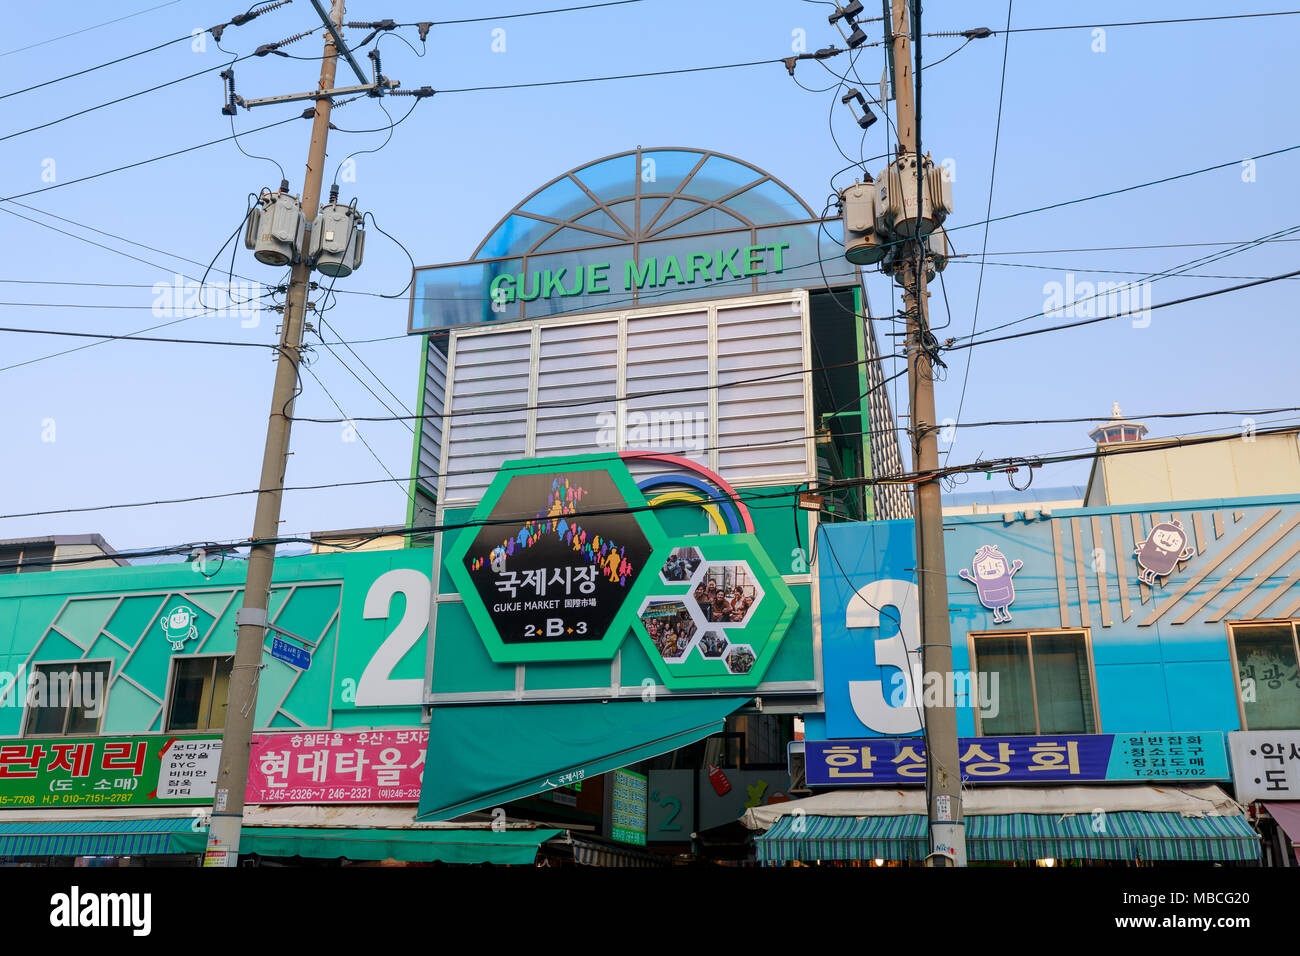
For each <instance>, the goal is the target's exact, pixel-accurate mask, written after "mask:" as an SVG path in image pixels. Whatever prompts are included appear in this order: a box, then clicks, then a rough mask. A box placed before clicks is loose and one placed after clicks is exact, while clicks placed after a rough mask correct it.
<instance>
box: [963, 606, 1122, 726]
mask: <svg viewBox="0 0 1300 956" xmlns="http://www.w3.org/2000/svg"><path fill="white" fill-rule="evenodd" d="M1053 634H1078V635H1082V637H1083V649H1084V654H1085V656H1086V657H1087V661H1088V676H1089V677H1090V678H1091V687H1090V688H1089V705H1090V706H1091V707H1092V726H1093V730H1092V733H1093V734H1101V733H1105V731H1104V730H1102V725H1101V705H1100V701H1099V699H1098V695H1097V665H1096V663H1095V662H1094V660H1093V656H1092V628H1090V627H1045V628H1018V629H1016V630H1010V631H968V632H967V634H966V654H967V661H968V662H969V664H970V666H969V667H968V668H967V671H968V673H969V674H970V675H971V681H970V695H969V696H970V700H971V708H972V710H973V711H974V717H975V736H976V737H984V736H993V735H986V734H985V733H984V727H983V721H982V720H981V719H980V710H981V707H980V699H979V655H978V654H977V653H976V652H975V648H976V645H977V642H978V639H980V638H990V637H1001V638H1006V637H1013V636H1017V635H1019V636H1023V637H1024V638H1025V639H1026V640H1025V648H1026V651H1027V652H1028V655H1029V688H1030V695H1031V697H1032V700H1033V705H1034V732H1033V733H1032V734H998V735H996V736H1002V737H1043V736H1052V734H1044V732H1043V730H1042V722H1041V721H1040V720H1039V717H1038V675H1037V673H1035V670H1034V642H1033V638H1034V637H1036V636H1039V635H1043V636H1048V635H1053Z"/></svg>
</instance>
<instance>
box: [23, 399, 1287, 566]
mask: <svg viewBox="0 0 1300 956" xmlns="http://www.w3.org/2000/svg"><path fill="white" fill-rule="evenodd" d="M1295 431H1296V426H1295V425H1285V426H1278V427H1276V428H1267V429H1257V430H1256V431H1255V433H1254V434H1255V435H1256V437H1259V436H1270V435H1286V434H1292V433H1294V432H1295ZM1240 440H1241V436H1240V435H1239V434H1231V435H1208V436H1203V437H1194V438H1187V437H1183V436H1171V437H1169V438H1164V439H1156V440H1154V441H1144V442H1141V443H1135V444H1138V445H1139V447H1125V446H1123V445H1119V446H1106V447H1105V448H1104V449H1103V448H1100V447H1094V449H1093V450H1092V451H1088V452H1082V453H1078V454H1053V455H1048V456H1030V457H1026V456H1015V457H1006V458H998V459H991V460H986V461H976V462H971V463H968V464H964V465H953V466H948V467H944V468H941V469H938V471H937V472H935V473H933V474H932V473H920V472H912V473H909V474H902V475H890V476H881V477H876V478H867V477H863V478H848V479H840V480H837V481H832V482H828V483H826V484H819V485H818V490H819V491H838V490H846V489H849V488H857V487H865V486H876V485H891V484H911V483H914V482H917V481H924V480H932V479H933V477H934V475H935V474H944V475H948V474H957V473H961V472H968V473H973V474H978V473H981V472H990V471H1004V470H1006V469H1007V468H1025V467H1032V466H1040V467H1041V466H1042V465H1047V464H1061V463H1065V462H1070V461H1083V460H1088V459H1096V458H1100V457H1102V456H1103V455H1105V456H1113V455H1128V454H1138V453H1141V452H1146V451H1151V450H1162V449H1165V448H1175V447H1190V446H1197V445H1204V444H1212V443H1216V442H1222V441H1240ZM655 454H658V453H657V452H656V453H655ZM629 457H632V458H635V455H632V456H629ZM598 459H599V456H597V460H598ZM610 460H619V461H626V460H627V459H626V458H625V457H624V456H622V455H612V456H610ZM592 461H593V458H592V456H579V457H576V458H574V464H575V465H576V464H583V465H589V464H590V463H591V462H592ZM520 467H533V462H531V461H527V462H524V463H522V465H521V466H520ZM556 467H557V468H559V467H562V464H560V463H557V464H556ZM488 470H491V469H488ZM512 470H514V469H510V468H504V467H503V468H499V469H495V471H506V472H508V471H512ZM412 480H414V479H412ZM391 481H392V479H391V478H381V479H370V480H365V481H355V482H332V483H329V484H322V485H315V486H302V488H297V489H295V488H293V487H289V486H286V487H282V488H280V489H278V490H281V491H292V490H304V489H306V488H322V489H323V488H342V487H349V486H355V485H364V484H386V483H389V482H391ZM262 490H272V489H258V490H253V491H244V492H231V493H228V494H225V495H214V496H209V497H231V496H233V495H244V494H259V493H261V491H262ZM798 493H799V489H796V490H791V489H788V488H784V489H779V490H776V491H757V490H742V491H739V492H738V493H737V495H736V498H738V499H739V500H741V501H743V502H745V503H747V504H748V503H751V502H754V501H764V500H773V499H781V498H787V499H792V500H791V506H793V507H798V504H797V496H798ZM733 500H734V499H733V498H732V497H731V496H730V495H725V494H719V495H703V496H701V500H700V502H696V504H700V503H725V502H731V501H733ZM178 501H179V500H178ZM157 503H171V502H157ZM108 507H115V506H108ZM124 507H134V506H131V505H128V506H124ZM93 510H105V509H104V508H98V509H93ZM651 510H654V506H651V505H644V506H639V505H632V506H624V507H615V508H604V509H598V510H594V511H586V512H581V513H577V514H575V517H594V516H600V515H623V514H632V513H637V512H642V511H651ZM45 513H48V514H57V513H62V512H45ZM37 514H41V513H37ZM9 517H27V515H3V516H0V520H5V519H6V518H9ZM520 520H523V518H522V517H521V516H515V517H510V518H496V519H493V518H484V519H478V520H473V519H471V520H467V521H459V522H452V523H442V524H434V525H417V526H411V527H402V528H389V529H387V530H385V531H382V532H376V533H375V534H372V535H367V536H363V538H362V541H361V542H358V546H359V545H360V544H361V543H364V541H367V540H373V539H374V538H378V537H384V536H388V535H413V534H418V535H429V534H439V533H445V532H447V531H458V530H462V529H465V528H482V527H489V526H497V525H507V524H516V523H518V522H519V521H520ZM211 543H212V542H211V541H200V542H188V543H186V544H181V545H172V546H168V547H163V548H154V549H149V550H147V551H135V552H118V555H117V556H118V557H121V558H124V559H129V558H140V557H158V556H163V555H172V554H179V553H184V552H186V551H191V550H193V549H194V548H195V547H199V546H202V545H204V544H211ZM290 543H301V544H313V543H314V542H312V541H311V540H310V539H303V538H299V537H279V538H274V539H262V540H259V541H251V540H247V539H244V540H234V541H229V542H222V544H225V545H226V546H228V547H245V546H249V545H252V544H264V545H273V544H290ZM102 558H103V556H102V555H100V556H98V557H96V556H93V555H91V556H84V557H76V558H51V559H49V560H48V561H42V562H33V564H34V565H41V566H54V565H57V564H78V563H85V562H87V561H97V560H102Z"/></svg>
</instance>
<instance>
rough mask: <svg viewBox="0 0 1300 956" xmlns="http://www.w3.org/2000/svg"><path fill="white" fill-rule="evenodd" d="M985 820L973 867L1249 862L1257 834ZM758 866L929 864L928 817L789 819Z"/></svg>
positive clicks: (1219, 827)
mask: <svg viewBox="0 0 1300 956" xmlns="http://www.w3.org/2000/svg"><path fill="white" fill-rule="evenodd" d="M1099 825H1100V827H1101V829H1100V830H1098V829H1096V828H1095V824H1094V819H1093V817H1092V816H1091V815H1074V816H1056V815H1050V814H1039V813H1008V814H987V815H981V816H972V817H967V818H966V855H967V858H968V859H969V860H971V861H973V862H992V861H1030V860H1041V859H1045V858H1054V859H1058V860H1079V859H1082V860H1178V861H1184V862H1186V861H1191V860H1250V861H1255V860H1258V859H1259V857H1260V843H1259V834H1257V833H1256V832H1255V830H1254V829H1253V828H1252V827H1251V825H1250V823H1249V822H1247V820H1246V818H1245V817H1244V816H1241V815H1240V814H1236V815H1230V816H1204V817H1184V816H1182V815H1181V814H1178V813H1142V812H1136V811H1126V812H1115V813H1107V814H1106V815H1105V817H1104V818H1101V820H1100V823H1099ZM755 846H756V847H757V851H758V852H757V855H758V860H759V862H760V863H788V862H791V861H794V860H801V861H804V862H813V861H816V860H871V859H884V860H923V859H925V857H926V854H928V853H929V852H930V846H929V836H928V831H927V823H926V819H925V817H924V816H921V815H919V814H907V815H903V816H878V817H823V816H812V815H808V816H793V815H790V816H783V817H781V818H780V819H779V820H777V822H776V823H775V824H773V825H772V828H771V829H770V830H768V831H767V832H766V833H764V834H762V835H760V836H758V837H756V838H755Z"/></svg>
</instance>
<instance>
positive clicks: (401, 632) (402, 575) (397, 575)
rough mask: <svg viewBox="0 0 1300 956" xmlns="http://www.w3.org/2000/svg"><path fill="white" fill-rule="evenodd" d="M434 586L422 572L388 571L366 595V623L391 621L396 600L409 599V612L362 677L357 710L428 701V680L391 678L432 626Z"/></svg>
mask: <svg viewBox="0 0 1300 956" xmlns="http://www.w3.org/2000/svg"><path fill="white" fill-rule="evenodd" d="M432 590H433V584H432V582H431V581H430V580H429V578H428V577H427V576H426V575H425V574H423V573H421V572H420V571H414V570H411V569H409V568H400V569H398V570H395V571H388V572H386V573H384V574H381V575H380V576H379V577H378V578H376V579H375V583H374V584H372V585H370V590H369V591H367V592H366V603H365V607H364V608H363V609H362V611H361V616H362V617H364V618H365V619H366V620H374V619H376V618H386V617H388V610H389V606H390V605H391V604H392V601H393V596H394V595H396V594H398V593H401V594H403V595H405V596H406V610H405V611H403V612H402V619H401V620H400V621H398V622H397V627H395V628H393V633H391V634H389V635H388V637H387V638H385V639H384V643H382V644H380V645H379V649H378V650H376V651H375V653H374V656H373V657H371V658H370V663H369V664H367V665H366V669H365V670H364V671H362V673H361V680H360V682H359V683H358V684H357V699H356V706H358V707H392V706H394V705H397V704H419V703H421V702H422V701H423V700H424V678H423V677H410V678H404V679H401V680H394V679H392V678H390V677H389V676H388V675H389V674H391V673H392V672H393V668H395V667H396V666H397V663H398V661H400V660H401V659H402V658H403V657H404V656H405V655H406V652H407V651H409V650H410V649H411V648H412V647H414V646H415V642H416V641H418V640H419V639H420V635H421V634H423V633H424V631H425V629H426V628H427V627H428V626H429V596H430V594H431V592H432Z"/></svg>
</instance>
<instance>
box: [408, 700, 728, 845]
mask: <svg viewBox="0 0 1300 956" xmlns="http://www.w3.org/2000/svg"><path fill="white" fill-rule="evenodd" d="M748 700H749V698H748V697H708V698H703V699H698V700H671V699H670V700H665V699H663V698H651V699H650V700H622V701H611V702H608V703H599V704H598V703H581V704H576V703H563V704H520V703H512V704H500V705H496V704H491V705H484V706H476V705H469V706H450V707H435V708H433V716H432V718H431V720H430V723H429V751H428V755H427V758H426V760H425V767H426V768H427V769H426V770H425V774H424V786H423V788H422V789H421V791H420V807H419V813H418V814H417V819H420V820H448V819H451V818H452V817H457V816H460V815H461V814H465V813H470V812H472V811H475V810H482V809H484V808H487V807H496V806H500V805H501V804H504V803H509V802H510V801H512V800H519V799H522V798H524V797H530V796H532V795H533V794H537V793H542V792H544V791H546V790H551V789H554V788H555V787H561V786H564V785H566V784H567V783H570V782H574V781H577V780H582V779H584V778H586V777H589V776H595V775H597V774H602V773H607V772H609V771H611V770H617V769H619V768H620V767H626V766H628V765H629V764H634V763H637V762H638V761H641V760H649V759H650V758H651V757H657V756H659V755H660V754H663V753H668V752H669V751H672V750H676V749H677V748H679V747H685V746H686V745H688V744H692V743H694V742H695V741H697V740H702V739H703V738H705V737H708V736H709V735H711V734H714V733H716V732H718V731H719V730H721V729H722V724H723V721H724V720H725V719H726V717H727V715H728V714H730V713H731V712H732V711H734V710H736V709H737V708H739V707H741V706H743V705H744V704H745V703H746V702H747V701H748Z"/></svg>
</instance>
